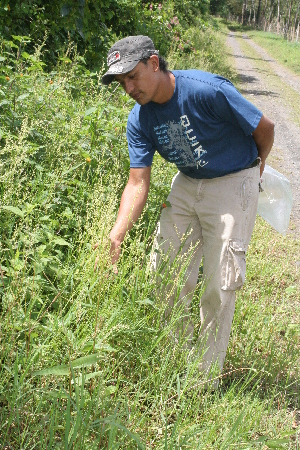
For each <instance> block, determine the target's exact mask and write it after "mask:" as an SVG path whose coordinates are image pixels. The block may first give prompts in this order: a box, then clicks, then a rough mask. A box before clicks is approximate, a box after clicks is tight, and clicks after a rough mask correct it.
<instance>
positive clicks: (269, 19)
mask: <svg viewBox="0 0 300 450" xmlns="http://www.w3.org/2000/svg"><path fill="white" fill-rule="evenodd" d="M274 1H275V0H271V5H270V15H269V18H268V21H267V24H268V28H269V27H270V25H271V22H272V19H273V13H274ZM299 1H300V0H299ZM265 31H266V30H265Z"/></svg>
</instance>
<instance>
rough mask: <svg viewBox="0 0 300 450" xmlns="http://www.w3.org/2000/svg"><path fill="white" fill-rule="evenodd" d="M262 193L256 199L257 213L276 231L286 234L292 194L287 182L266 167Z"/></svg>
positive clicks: (283, 177) (284, 178)
mask: <svg viewBox="0 0 300 450" xmlns="http://www.w3.org/2000/svg"><path fill="white" fill-rule="evenodd" d="M261 186H262V189H263V191H262V192H260V194H259V198H258V207H257V213H258V214H259V215H260V216H261V217H262V218H263V219H264V220H265V221H266V222H268V223H269V224H270V225H271V226H272V227H273V228H275V230H276V231H278V232H279V233H281V234H286V232H287V229H288V226H289V222H290V215H291V210H292V205H293V194H292V188H291V185H290V182H289V180H288V179H287V178H286V177H285V176H284V175H282V173H280V172H277V170H275V169H273V168H272V167H270V166H268V165H266V166H265V169H264V172H263V174H262V183H261Z"/></svg>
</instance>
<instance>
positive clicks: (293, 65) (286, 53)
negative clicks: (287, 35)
mask: <svg viewBox="0 0 300 450" xmlns="http://www.w3.org/2000/svg"><path fill="white" fill-rule="evenodd" d="M247 34H248V35H249V37H250V38H251V39H253V40H254V42H257V44H259V45H261V46H262V47H263V48H265V49H266V50H267V52H268V53H269V54H270V55H271V56H272V57H273V58H274V59H276V60H277V61H278V62H279V63H280V64H282V65H284V66H286V67H288V68H289V69H290V70H291V71H292V72H294V73H296V74H298V75H300V43H299V42H290V41H287V40H286V39H284V38H283V37H282V36H277V35H276V34H275V33H266V32H264V31H250V32H247Z"/></svg>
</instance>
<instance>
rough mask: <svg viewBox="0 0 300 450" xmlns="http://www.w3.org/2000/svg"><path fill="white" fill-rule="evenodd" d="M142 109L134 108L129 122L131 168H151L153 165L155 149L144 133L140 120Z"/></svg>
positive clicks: (128, 138)
mask: <svg viewBox="0 0 300 450" xmlns="http://www.w3.org/2000/svg"><path fill="white" fill-rule="evenodd" d="M139 114H140V109H138V108H133V110H132V111H131V112H130V114H129V117H128V121H127V141H128V151H129V158H130V167H132V168H139V167H149V166H151V164H152V161H153V156H154V153H155V148H154V146H153V144H152V142H151V141H150V139H148V138H147V136H146V134H145V133H144V132H143V131H142V129H141V128H142V125H141V121H140V118H139Z"/></svg>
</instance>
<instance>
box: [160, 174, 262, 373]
mask: <svg viewBox="0 0 300 450" xmlns="http://www.w3.org/2000/svg"><path fill="white" fill-rule="evenodd" d="M259 181H260V170H259V167H254V168H250V169H245V170H242V171H240V172H238V173H234V174H230V175H226V176H223V177H220V178H214V179H209V180H208V179H205V180H197V179H192V178H190V177H188V176H186V175H183V174H182V173H181V172H179V173H178V174H177V175H176V176H175V177H174V179H173V181H172V187H171V191H170V194H169V196H168V202H169V203H168V202H167V204H168V206H167V207H166V208H164V209H163V210H162V214H161V218H160V223H159V225H158V232H157V238H156V251H155V253H154V254H153V255H154V256H153V266H154V269H155V270H160V265H161V264H162V261H163V260H165V259H164V258H163V257H162V256H161V255H168V258H169V260H168V267H171V266H172V261H173V260H174V259H175V258H177V257H178V254H181V255H182V254H188V252H189V251H190V249H191V248H192V247H193V248H194V250H193V251H192V252H191V253H190V260H189V262H188V265H187V269H186V270H185V279H184V283H183V284H182V289H181V291H180V294H179V301H180V300H181V301H183V302H184V318H183V322H184V323H183V329H184V330H185V335H186V336H187V339H188V340H189V341H190V342H191V339H192V337H193V324H192V322H191V320H190V317H189V307H190V303H191V300H192V296H193V292H194V290H195V287H196V284H197V280H198V272H199V266H200V264H201V261H202V258H203V279H204V281H205V285H206V288H205V291H204V293H203V295H202V297H201V299H200V318H201V324H202V326H201V330H202V331H201V337H202V339H201V341H203V342H206V344H205V350H204V351H205V353H204V356H203V360H202V361H203V362H202V370H203V371H204V372H207V373H208V372H209V370H210V367H211V365H212V364H214V365H215V364H216V363H218V365H219V368H220V370H222V368H223V363H224V359H225V354H226V350H227V346H228V341H229V335H230V329H231V324H232V319H233V314H234V308H235V291H236V290H238V289H240V288H241V287H242V286H243V283H244V281H245V270H246V250H247V247H248V244H249V241H250V237H251V233H252V230H253V227H254V222H255V217H256V211H257V201H258V194H259ZM170 205H171V206H170ZM164 270H165V269H164ZM161 292H162V289H161ZM175 297H176V296H175V294H174V295H172V296H170V295H165V298H167V299H168V300H167V301H168V303H169V307H170V308H172V307H173V305H174V298H175ZM177 298H178V297H177Z"/></svg>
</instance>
